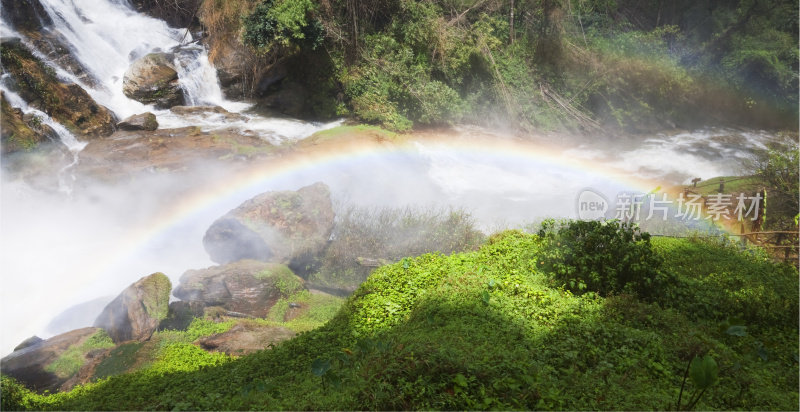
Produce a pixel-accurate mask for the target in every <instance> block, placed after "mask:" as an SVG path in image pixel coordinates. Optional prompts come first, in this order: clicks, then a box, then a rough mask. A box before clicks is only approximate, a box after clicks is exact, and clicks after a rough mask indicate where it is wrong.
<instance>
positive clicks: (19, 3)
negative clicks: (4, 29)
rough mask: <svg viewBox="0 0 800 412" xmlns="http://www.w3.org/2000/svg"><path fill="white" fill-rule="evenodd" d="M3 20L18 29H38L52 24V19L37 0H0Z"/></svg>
mask: <svg viewBox="0 0 800 412" xmlns="http://www.w3.org/2000/svg"><path fill="white" fill-rule="evenodd" d="M0 5H2V6H3V20H5V21H6V22H8V24H9V25H11V27H13V28H14V29H16V30H18V31H39V30H42V29H43V28H45V27H47V26H51V25H53V20H52V19H50V16H49V15H48V14H47V12H46V11H45V9H44V7H42V3H41V2H40V1H39V0H2V1H0Z"/></svg>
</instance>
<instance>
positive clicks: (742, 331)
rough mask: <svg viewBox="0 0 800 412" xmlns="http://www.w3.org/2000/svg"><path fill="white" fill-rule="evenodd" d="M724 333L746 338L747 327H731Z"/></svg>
mask: <svg viewBox="0 0 800 412" xmlns="http://www.w3.org/2000/svg"><path fill="white" fill-rule="evenodd" d="M725 333H727V334H728V335H731V336H747V326H742V325H733V326H731V327H729V328H728V330H726V331H725Z"/></svg>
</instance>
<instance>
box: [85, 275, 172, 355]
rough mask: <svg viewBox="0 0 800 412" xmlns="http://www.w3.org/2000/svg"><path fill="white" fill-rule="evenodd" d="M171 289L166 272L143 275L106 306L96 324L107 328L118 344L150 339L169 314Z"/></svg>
mask: <svg viewBox="0 0 800 412" xmlns="http://www.w3.org/2000/svg"><path fill="white" fill-rule="evenodd" d="M171 290H172V283H170V281H169V278H168V277H167V276H166V275H164V274H163V273H160V272H157V273H153V274H152V275H150V276H146V277H144V278H141V279H139V280H138V281H136V282H135V283H133V284H132V285H130V286H128V287H127V288H126V289H125V290H124V291H122V293H121V294H120V295H119V296H117V297H116V298H115V299H114V300H113V301H111V303H109V304H108V306H106V308H105V309H103V312H102V313H100V316H98V317H97V320H95V322H94V326H97V327H100V328H103V329H105V330H106V331H107V332H108V335H109V336H111V339H112V340H113V341H114V342H116V343H119V342H124V341H128V340H138V341H143V340H147V339H149V338H150V336H151V335H152V334H153V332H155V330H156V328H158V324H159V323H160V322H161V320H163V319H164V318H166V317H167V313H168V311H169V295H170V291H171Z"/></svg>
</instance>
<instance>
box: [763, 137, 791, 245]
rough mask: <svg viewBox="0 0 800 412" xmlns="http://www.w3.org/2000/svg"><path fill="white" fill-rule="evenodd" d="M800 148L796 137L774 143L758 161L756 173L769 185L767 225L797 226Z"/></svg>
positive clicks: (777, 226)
mask: <svg viewBox="0 0 800 412" xmlns="http://www.w3.org/2000/svg"><path fill="white" fill-rule="evenodd" d="M799 171H800V147H798V143H797V140H796V136H795V137H793V138H791V139H786V140H785V141H784V142H780V143H774V144H773V146H772V147H771V148H770V149H769V150H767V151H766V152H764V153H762V154H761V155H760V156H759V157H758V159H757V160H756V171H755V172H756V176H757V177H758V178H759V179H760V180H761V181H762V182H763V183H764V184H765V185H766V186H767V188H768V190H767V196H768V198H769V203H768V207H769V208H768V209H767V216H766V219H765V222H766V224H767V225H768V227H771V228H774V229H778V230H781V229H791V228H796V227H797V224H796V223H794V222H795V217H796V216H797V215H798V214H800V203H798V202H800V189H798V185H800V183H799V182H800V177H799V176H798V173H800V172H799Z"/></svg>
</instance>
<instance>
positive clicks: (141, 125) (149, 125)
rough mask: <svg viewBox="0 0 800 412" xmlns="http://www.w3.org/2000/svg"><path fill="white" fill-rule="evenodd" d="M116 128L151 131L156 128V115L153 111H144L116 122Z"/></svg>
mask: <svg viewBox="0 0 800 412" xmlns="http://www.w3.org/2000/svg"><path fill="white" fill-rule="evenodd" d="M117 128H119V129H120V130H148V131H151V132H152V131H153V130H156V129H158V120H156V115H154V114H153V113H150V112H145V113H141V114H135V115H133V116H129V117H127V118H126V119H125V120H123V121H121V122H119V123H117Z"/></svg>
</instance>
